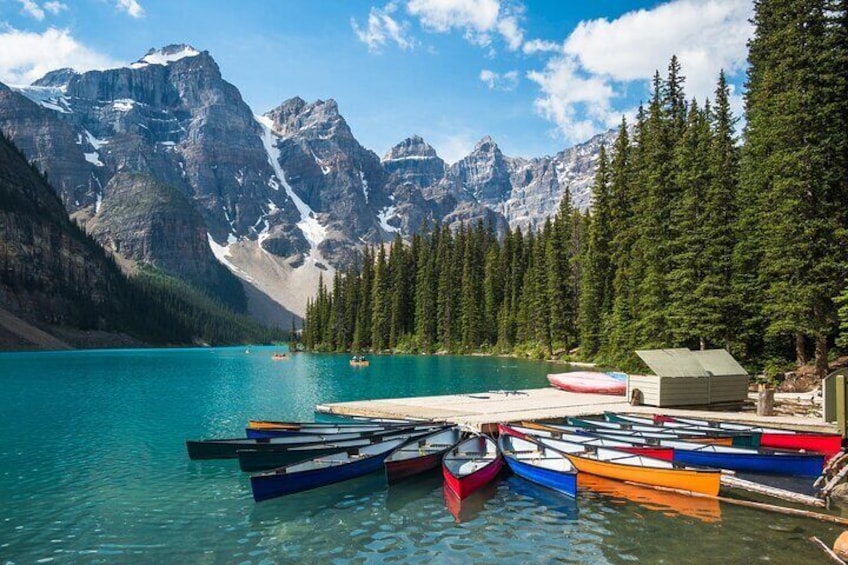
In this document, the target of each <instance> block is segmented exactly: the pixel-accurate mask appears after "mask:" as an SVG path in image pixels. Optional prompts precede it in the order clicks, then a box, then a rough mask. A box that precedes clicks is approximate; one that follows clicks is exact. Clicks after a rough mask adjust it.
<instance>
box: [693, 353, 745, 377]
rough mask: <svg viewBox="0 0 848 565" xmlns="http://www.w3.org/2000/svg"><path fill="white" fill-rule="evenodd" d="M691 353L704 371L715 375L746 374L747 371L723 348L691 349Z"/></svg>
mask: <svg viewBox="0 0 848 565" xmlns="http://www.w3.org/2000/svg"><path fill="white" fill-rule="evenodd" d="M692 354H693V355H694V356H695V359H697V360H698V363H700V364H701V366H702V367H703V368H704V370H705V371H707V372H708V373H710V374H711V375H715V376H717V377H718V376H737V375H747V374H748V371H746V370H745V368H744V367H742V365H740V364H739V363H738V362H737V361H736V359H734V358H733V355H731V354H730V353H728V352H727V350H725V349H707V350H706V351H693V352H692Z"/></svg>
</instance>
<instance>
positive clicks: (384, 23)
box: [351, 0, 524, 52]
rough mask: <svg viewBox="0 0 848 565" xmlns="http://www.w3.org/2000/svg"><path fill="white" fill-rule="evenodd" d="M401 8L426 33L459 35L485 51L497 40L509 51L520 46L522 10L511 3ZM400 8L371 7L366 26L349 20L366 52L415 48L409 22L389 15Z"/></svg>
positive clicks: (418, 0)
mask: <svg viewBox="0 0 848 565" xmlns="http://www.w3.org/2000/svg"><path fill="white" fill-rule="evenodd" d="M403 4H404V5H405V8H406V9H405V12H406V15H407V16H408V17H409V18H412V19H416V20H417V21H418V23H419V24H420V25H421V27H422V28H423V29H424V30H425V31H427V32H429V33H448V32H451V31H459V32H461V33H462V34H463V36H464V37H465V38H466V39H467V40H468V41H470V42H471V43H473V44H475V45H478V46H480V47H489V48H491V46H492V42H493V39H494V38H495V37H499V38H501V39H502V40H503V42H504V43H506V46H507V48H508V49H509V50H511V51H517V50H519V49H521V47H522V45H524V29H523V28H522V26H521V18H522V16H523V14H524V6H523V5H522V4H519V3H517V2H515V1H513V0H405V1H404V2H403ZM400 5H401V2H400V0H392V1H391V2H389V3H388V4H386V5H385V6H384V7H383V8H377V7H372V8H371V11H370V13H369V14H368V23H367V25H366V26H362V27H360V25H359V24H358V23H357V22H356V20H354V19H351V26H352V27H353V31H354V33H356V36H357V37H358V38H359V40H360V41H362V42H363V43H365V44H366V45H368V49H369V50H370V51H372V52H376V51H380V50H381V49H382V48H383V47H384V46H386V45H388V44H389V43H395V44H397V45H398V46H399V47H400V48H401V49H409V48H412V47H413V46H414V45H415V41H414V39H412V38H411V35H410V34H409V22H410V21H411V20H410V19H409V18H408V19H401V18H402V16H400V14H396V15H393V14H395V12H399V10H398V8H399V7H400Z"/></svg>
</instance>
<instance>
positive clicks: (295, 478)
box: [250, 437, 410, 502]
mask: <svg viewBox="0 0 848 565" xmlns="http://www.w3.org/2000/svg"><path fill="white" fill-rule="evenodd" d="M409 440H410V437H405V438H397V439H391V440H387V441H381V442H379V443H375V444H373V445H368V446H365V447H360V448H354V449H349V450H346V451H340V452H337V453H332V454H330V455H326V456H324V457H318V458H316V459H310V460H309V461H304V462H302V463H295V464H293V465H287V466H285V467H279V468H277V469H274V470H272V471H266V472H264V473H259V474H257V475H253V476H251V477H250V488H251V490H252V491H253V499H254V500H255V501H256V502H261V501H263V500H268V499H271V498H277V497H279V496H285V495H287V494H293V493H296V492H301V491H304V490H310V489H314V488H318V487H322V486H325V485H330V484H333V483H338V482H341V481H346V480H348V479H355V478H357V477H361V476H363V475H367V474H369V473H374V472H376V471H380V470H382V469H383V461H384V460H385V459H386V457H387V456H388V455H389V453H391V452H392V451H394V450H395V449H397V448H398V447H400V446H401V445H403V444H404V443H406V442H407V441H409Z"/></svg>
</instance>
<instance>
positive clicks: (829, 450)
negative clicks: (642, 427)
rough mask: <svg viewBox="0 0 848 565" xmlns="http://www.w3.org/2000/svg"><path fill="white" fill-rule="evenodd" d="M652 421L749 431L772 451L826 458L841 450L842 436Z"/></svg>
mask: <svg viewBox="0 0 848 565" xmlns="http://www.w3.org/2000/svg"><path fill="white" fill-rule="evenodd" d="M654 421H655V422H657V423H659V424H662V425H668V424H688V425H698V426H709V427H713V428H718V429H720V430H722V429H723V430H731V431H740V432H745V431H750V432H758V433H760V434H761V437H760V445H761V446H763V447H771V448H774V449H802V450H805V451H815V452H817V453H824V454H825V455H827V456H828V458H830V457H832V456H833V455H836V454H837V453H839V451H840V450H841V449H842V436H841V435H839V434H825V433H815V432H796V431H793V430H784V429H781V428H766V427H762V426H753V425H750V424H737V423H735V422H717V421H714V420H697V419H692V418H676V417H673V416H662V415H656V416H654Z"/></svg>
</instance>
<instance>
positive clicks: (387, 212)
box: [377, 206, 400, 233]
mask: <svg viewBox="0 0 848 565" xmlns="http://www.w3.org/2000/svg"><path fill="white" fill-rule="evenodd" d="M396 212H397V206H386V207H385V208H383V209H382V210H380V213H379V214H377V220H379V222H380V227H381V228H383V230H385V231H386V233H397V232H399V231H400V228H396V227H394V226H392V225H390V224H389V220H390V219H391V218H394V217H395V215H396V214H395V213H396Z"/></svg>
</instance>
